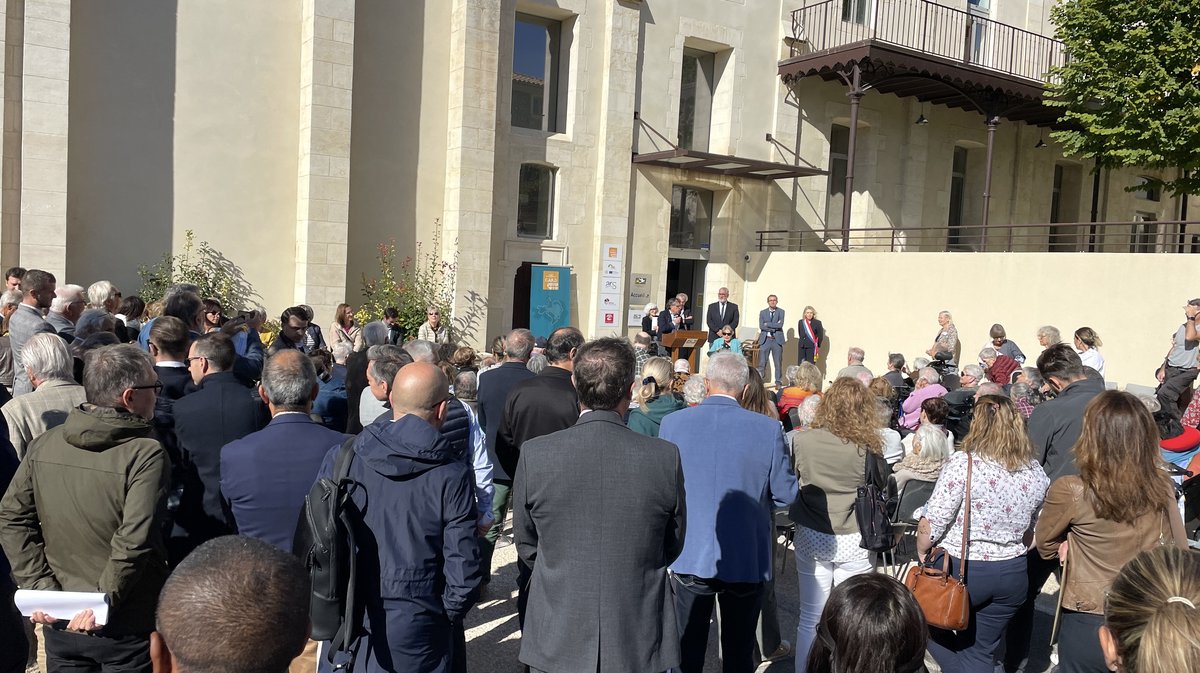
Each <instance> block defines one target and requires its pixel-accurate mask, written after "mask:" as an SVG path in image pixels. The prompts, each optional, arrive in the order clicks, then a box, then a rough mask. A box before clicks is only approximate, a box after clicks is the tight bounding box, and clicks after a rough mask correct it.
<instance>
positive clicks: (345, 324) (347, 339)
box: [329, 304, 365, 351]
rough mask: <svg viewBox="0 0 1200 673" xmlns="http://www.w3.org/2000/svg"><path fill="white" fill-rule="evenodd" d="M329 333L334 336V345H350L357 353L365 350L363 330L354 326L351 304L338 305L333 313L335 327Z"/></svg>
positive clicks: (331, 327)
mask: <svg viewBox="0 0 1200 673" xmlns="http://www.w3.org/2000/svg"><path fill="white" fill-rule="evenodd" d="M329 332H330V333H331V334H333V345H334V346H336V345H337V344H340V343H348V344H350V347H351V348H353V349H354V350H356V351H360V350H362V349H363V348H364V343H365V342H364V341H363V335H362V329H360V328H359V326H358V325H356V324H354V310H353V309H351V308H350V305H349V304H338V305H337V310H336V311H334V312H333V325H332V326H330V328H329Z"/></svg>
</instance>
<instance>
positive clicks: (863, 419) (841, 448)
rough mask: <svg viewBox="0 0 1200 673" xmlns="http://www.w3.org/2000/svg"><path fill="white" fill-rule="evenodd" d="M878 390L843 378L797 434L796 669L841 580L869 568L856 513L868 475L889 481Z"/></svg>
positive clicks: (794, 518) (802, 664) (804, 659)
mask: <svg viewBox="0 0 1200 673" xmlns="http://www.w3.org/2000/svg"><path fill="white" fill-rule="evenodd" d="M878 409H879V407H878V405H877V402H876V399H875V395H874V394H873V393H872V392H871V391H869V390H867V387H866V386H864V385H863V384H862V383H860V382H859V381H858V380H857V379H852V378H840V379H838V380H836V381H834V382H833V384H832V385H830V386H829V389H828V390H826V391H825V394H824V396H823V397H822V398H821V406H819V407H817V413H816V416H815V417H814V418H813V422H812V426H811V428H810V429H809V430H805V431H803V432H798V433H796V434H795V435H793V436H792V455H793V456H794V457H795V458H794V460H795V466H796V476H797V477H799V479H800V495H799V497H797V498H796V502H795V503H794V504H793V505H792V508H791V511H790V513H789V514H790V516H791V519H792V521H795V522H796V537H795V540H794V542H795V547H796V571H797V573H799V579H800V621H799V624H797V626H796V671H797V673H804V670H805V663H806V662H807V661H808V651H809V648H810V647H811V646H812V643H813V639H814V638H816V633H817V621H818V620H819V619H820V617H821V610H822V609H823V608H824V607H825V601H826V600H828V598H829V592H830V591H832V590H833V588H834V587H835V586H837V585H838V584H841V583H842V582H844V581H845V580H846V579H848V578H850V577H853V576H854V575H861V574H862V573H867V572H871V559H870V556H869V554H868V552H867V550H865V549H863V548H862V547H860V546H859V542H860V541H861V535H860V534H859V530H858V523H857V521H856V520H855V518H854V498H855V496H856V495H857V492H858V487H859V486H862V485H863V483H864V482H865V480H866V479H867V478H869V479H871V481H872V483H874V484H875V485H876V486H877V487H879V488H880V489H883V488H884V487H885V485H886V484H887V478H888V472H889V470H888V466H887V463H886V462H885V461H884V460H883V439H882V437H881V436H880V434H879V430H880V428H881V427H882V425H881V423H880V422H879V413H878Z"/></svg>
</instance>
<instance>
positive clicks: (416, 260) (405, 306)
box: [354, 226, 458, 341]
mask: <svg viewBox="0 0 1200 673" xmlns="http://www.w3.org/2000/svg"><path fill="white" fill-rule="evenodd" d="M434 231H435V233H434V237H433V240H432V241H430V245H429V249H428V250H426V249H425V248H424V247H423V246H422V243H421V242H417V250H416V254H415V255H414V256H412V257H405V258H404V261H402V262H400V265H399V266H398V267H397V265H396V242H395V241H394V240H392V241H389V242H387V243H380V244H379V248H378V254H377V255H376V257H375V258H376V260H377V261H378V262H379V276H378V277H376V278H367V275H366V274H363V279H362V293H363V302H362V305H361V306H359V308H358V311H356V312H355V314H354V319H355V320H356V321H357V322H358V324H359V325H365V324H367V323H368V322H370V321H372V320H381V319H382V318H383V312H384V310H385V309H387V308H389V307H394V308H395V309H396V310H397V311H399V312H400V317H399V319H398V321H397V322H399V324H400V326H401V327H403V328H404V333H405V334H406V335H407V336H408V338H409V339H415V338H416V336H417V330H418V329H419V328H420V327H421V324H422V323H424V322H425V312H426V310H427V309H428V308H429V307H431V306H432V307H435V308H437V309H438V312H439V313H440V314H441V318H442V324H444V325H446V326H447V327H449V328H450V340H451V341H454V340H455V339H456V332H457V331H458V330H457V329H456V328H455V326H454V325H453V324H452V323H451V321H450V309H451V306H452V303H453V302H452V297H453V296H454V280H455V273H456V271H457V269H458V255H457V253H456V254H455V257H454V260H453V261H449V262H447V261H446V260H444V259H442V258H441V256H440V255H439V254H438V251H439V250H440V249H441V227H440V226H439V227H435V229H434Z"/></svg>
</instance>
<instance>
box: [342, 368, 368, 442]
mask: <svg viewBox="0 0 1200 673" xmlns="http://www.w3.org/2000/svg"><path fill="white" fill-rule="evenodd" d="M369 364H371V362H370V361H369V360H367V351H365V350H362V351H354V352H353V353H351V354H350V356H349V357H347V358H346V434H348V435H357V434H358V433H360V432H362V429H363V426H362V422H361V421H360V420H359V419H358V403H359V401H360V399H361V397H362V391H363V390H364V389H365V388H366V387H367V365H369Z"/></svg>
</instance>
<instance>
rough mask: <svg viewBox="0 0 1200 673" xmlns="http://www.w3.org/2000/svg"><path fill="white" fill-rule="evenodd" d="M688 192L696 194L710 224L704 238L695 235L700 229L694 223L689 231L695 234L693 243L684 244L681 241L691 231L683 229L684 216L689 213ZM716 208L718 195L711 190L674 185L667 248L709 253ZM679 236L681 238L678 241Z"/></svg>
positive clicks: (686, 185) (672, 186) (680, 184)
mask: <svg viewBox="0 0 1200 673" xmlns="http://www.w3.org/2000/svg"><path fill="white" fill-rule="evenodd" d="M688 192H691V193H694V194H695V195H696V197H697V198H698V199H699V201H700V205H701V206H702V207H703V208H704V209H705V211H706V213H705V215H706V219H707V220H708V223H707V225H708V226H707V227H706V228H705V230H704V232H703V236H696V235H695V234H696V233H698V232H699V231H700V227H698V226H696V225H695V223H693V224H692V226H691V228H690V229H689V230H690V231H691V232H693V240H692V242H691V243H684V242H683V241H682V240H680V239H681V238H682V236H683V234H684V233H685V231H689V230H685V229H684V228H683V227H682V224H683V220H684V219H685V217H684V215H685V214H686V212H687V207H686V206H687V202H688ZM676 194H679V208H678V210H677V209H676V206H675V202H676ZM715 207H716V193H715V192H713V191H712V190H711V189H705V188H703V187H693V186H692V185H688V184H682V183H678V182H677V183H674V184H672V185H671V210H670V214H669V216H668V223H667V247H668V248H670V249H672V250H692V251H699V252H707V251H709V250H711V248H712V229H713V220H714V219H715V213H714V212H713V210H714V208H715ZM677 212H678V216H677V215H676V213H677ZM677 222H678V224H677ZM677 236H678V237H679V238H678V239H677Z"/></svg>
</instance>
